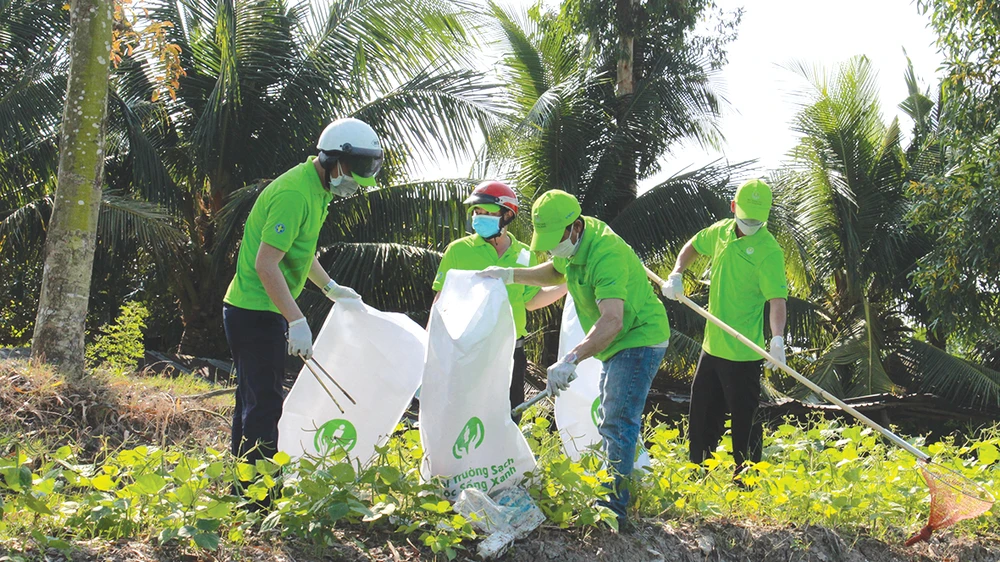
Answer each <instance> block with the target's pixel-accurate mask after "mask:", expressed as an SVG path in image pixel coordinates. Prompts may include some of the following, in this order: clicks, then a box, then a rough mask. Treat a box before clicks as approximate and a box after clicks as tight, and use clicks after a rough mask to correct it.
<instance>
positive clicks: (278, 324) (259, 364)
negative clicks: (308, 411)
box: [222, 304, 288, 463]
mask: <svg viewBox="0 0 1000 562" xmlns="http://www.w3.org/2000/svg"><path fill="white" fill-rule="evenodd" d="M222 321H223V325H224V326H225V328H226V339H227V340H228V341H229V349H230V351H232V354H233V363H234V364H235V366H236V409H235V410H233V433H232V439H233V443H232V451H233V455H236V456H246V458H247V461H248V462H250V463H253V462H254V461H256V460H258V459H263V458H270V457H273V456H274V454H275V453H277V452H278V448H277V447H278V419H279V418H280V417H281V406H282V402H283V400H284V395H283V392H282V388H281V382H282V380H283V378H284V376H285V354H286V352H287V351H286V350H287V343H286V336H285V332H286V331H287V330H288V322H286V321H285V318H284V317H283V316H282V315H280V314H278V313H276V312H270V311H266V310H247V309H245V308H239V307H236V306H232V305H229V304H226V305H224V306H223V307H222Z"/></svg>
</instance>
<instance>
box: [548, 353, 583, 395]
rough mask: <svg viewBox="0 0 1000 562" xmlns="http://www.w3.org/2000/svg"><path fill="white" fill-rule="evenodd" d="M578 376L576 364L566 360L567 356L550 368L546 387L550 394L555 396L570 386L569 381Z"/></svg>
mask: <svg viewBox="0 0 1000 562" xmlns="http://www.w3.org/2000/svg"><path fill="white" fill-rule="evenodd" d="M575 378H576V365H574V364H573V363H571V362H569V361H566V360H565V358H563V359H562V360H560V361H559V362H558V363H554V364H553V365H551V366H549V368H548V377H547V379H548V380H547V382H546V384H545V388H547V389H548V391H549V394H550V395H551V396H552V397H553V398H555V397H556V396H559V393H560V392H562V391H563V390H566V389H567V388H569V383H570V382H572V381H573V379H575Z"/></svg>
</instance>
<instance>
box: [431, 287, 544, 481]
mask: <svg viewBox="0 0 1000 562" xmlns="http://www.w3.org/2000/svg"><path fill="white" fill-rule="evenodd" d="M515 339H516V337H515V331H514V316H513V313H512V312H511V310H510V303H509V302H508V301H507V289H506V288H505V287H504V284H503V282H501V281H499V280H496V279H486V278H483V277H478V276H476V275H475V273H474V272H471V271H459V270H451V271H449V272H448V276H447V277H446V278H445V282H444V287H443V288H442V290H441V296H440V297H439V298H438V301H437V303H435V305H434V308H432V309H431V319H430V329H429V341H428V345H427V361H426V362H425V364H424V379H423V386H422V387H421V390H420V439H421V442H422V444H423V448H424V462H423V465H422V470H421V474H422V476H423V477H424V478H425V479H426V480H429V479H431V478H433V477H439V478H441V481H442V483H443V484H444V487H445V492H444V493H445V497H447V498H449V499H455V498H456V497H457V496H458V493H459V492H460V491H461V490H462V489H464V488H476V489H479V490H482V491H483V492H490V491H492V490H499V489H503V488H508V487H510V486H514V485H516V484H518V483H519V482H521V480H522V476H523V475H524V473H525V472H529V471H532V470H534V468H535V457H534V455H533V454H532V453H531V449H530V448H529V447H528V442H527V441H526V440H525V439H524V436H523V435H521V432H520V430H519V429H518V427H517V425H515V424H514V422H513V421H511V419H510V392H509V390H510V380H511V370H512V369H513V366H514V342H515Z"/></svg>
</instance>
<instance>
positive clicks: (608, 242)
mask: <svg viewBox="0 0 1000 562" xmlns="http://www.w3.org/2000/svg"><path fill="white" fill-rule="evenodd" d="M583 223H584V227H583V240H581V241H580V248H579V249H578V250H577V252H576V255H574V256H573V257H572V258H571V259H568V260H567V259H566V258H553V259H552V265H554V266H555V268H556V270H557V271H559V272H560V273H563V274H565V275H566V286H567V288H568V289H569V293H570V294H571V295H573V301H574V302H575V303H576V313H577V316H579V318H580V325H581V326H582V327H583V331H584V332H589V331H590V329H591V328H592V327H593V326H594V323H595V322H597V319H598V318H600V317H601V311H600V309H599V308H598V307H597V301H599V300H601V299H622V300H624V301H625V306H624V311H625V316H624V318H623V319H622V330H621V332H619V333H618V336H617V337H615V339H614V340H612V342H611V343H610V344H609V345H608V347H607V348H606V349H604V350H602V351H601V352H600V353H598V354H597V355H596V357H597V358H598V359H600V360H601V361H605V360H607V359H608V358H610V357H612V356H613V355H614V354H616V353H618V352H619V351H621V350H623V349H629V348H633V347H649V346H656V345H659V344H662V343H663V342H665V341H667V340H669V339H670V324H669V323H668V322H667V311H666V310H665V309H664V308H663V303H662V302H660V299H659V298H658V297H657V296H656V293H655V292H653V286H652V285H651V284H650V283H649V281H648V280H647V279H646V270H645V269H644V268H643V266H642V262H641V261H639V256H637V255H635V251H634V250H632V247H631V246H629V245H628V244H627V243H626V242H625V241H624V240H622V239H621V237H620V236H618V235H617V234H615V233H614V231H613V230H611V227H609V226H608V225H606V224H604V223H603V222H601V221H599V220H597V219H595V218H591V217H583Z"/></svg>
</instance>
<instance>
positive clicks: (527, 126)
mask: <svg viewBox="0 0 1000 562" xmlns="http://www.w3.org/2000/svg"><path fill="white" fill-rule="evenodd" d="M602 5H603V4H602ZM491 10H492V12H493V15H494V17H495V19H496V21H497V23H498V27H499V32H500V33H499V35H500V37H501V41H500V44H501V45H502V49H503V51H504V57H503V59H502V65H501V72H502V77H501V80H502V81H503V82H505V83H506V84H507V85H508V86H507V90H506V94H507V96H506V104H507V106H508V107H509V108H510V109H509V110H510V112H511V114H512V115H513V118H512V121H511V125H510V126H509V127H507V128H505V129H503V130H502V131H501V132H500V133H499V134H498V135H496V136H495V137H493V138H491V139H489V140H490V143H489V144H488V146H487V147H486V149H485V151H484V154H483V155H482V157H481V158H480V160H479V162H478V165H479V170H480V172H479V173H480V174H482V175H495V176H499V177H507V178H512V179H513V181H514V183H515V184H516V185H517V187H518V188H519V190H520V191H521V193H522V195H523V196H524V199H526V200H527V201H526V202H525V203H523V205H524V206H525V207H527V206H528V205H529V202H530V200H532V199H534V198H535V197H537V196H538V195H539V194H541V193H542V192H543V191H545V190H548V189H562V190H564V191H567V192H570V193H573V194H575V195H576V196H577V197H578V198H579V199H580V202H581V206H582V207H583V212H584V214H587V215H590V216H596V217H598V218H600V219H602V220H604V221H605V222H607V223H609V224H610V225H611V227H612V228H613V229H614V230H615V231H616V232H617V233H618V234H620V235H621V236H622V237H623V238H624V239H625V240H626V241H628V242H629V243H630V244H631V245H632V247H633V248H634V249H635V250H636V251H637V253H638V254H639V256H640V257H641V258H642V259H643V260H644V261H646V262H647V263H648V264H650V265H652V266H656V265H659V264H661V263H662V262H664V261H666V260H667V259H672V257H673V256H674V255H676V252H677V251H679V250H680V247H681V246H682V245H683V244H684V242H685V241H687V239H688V238H690V237H691V236H692V235H693V234H694V233H695V232H697V231H698V230H699V229H701V228H703V227H704V226H707V225H709V224H711V223H712V222H714V221H715V220H718V219H719V218H721V217H722V216H725V215H726V214H728V212H729V210H728V202H727V201H728V199H727V197H731V196H732V190H733V187H732V184H733V183H734V182H735V181H737V180H738V179H739V176H740V175H741V174H744V173H746V166H745V165H739V166H733V167H726V166H710V167H707V168H705V169H701V170H696V171H694V172H690V173H687V174H683V175H679V176H677V177H674V178H670V179H669V180H667V181H665V182H663V183H662V184H660V185H657V186H655V187H653V188H652V189H650V190H648V191H646V192H645V193H643V194H642V195H637V194H636V192H635V186H634V181H635V180H637V179H642V178H645V177H648V176H650V175H652V174H653V173H655V172H656V171H657V170H658V162H659V161H660V159H661V158H662V157H663V156H664V155H665V154H667V153H669V150H670V148H671V147H673V146H674V144H675V143H677V142H678V141H680V140H682V139H687V138H694V139H695V140H699V141H701V142H704V143H707V144H711V143H713V142H715V132H714V127H715V125H714V123H715V120H716V118H717V117H718V111H717V105H718V104H717V100H716V98H715V96H714V94H713V93H712V91H711V89H710V88H709V86H708V84H707V77H708V75H709V72H710V70H709V69H710V64H709V63H708V62H706V61H701V60H699V59H698V58H696V57H694V56H693V55H692V54H691V52H692V51H694V49H690V48H686V49H685V50H682V51H677V50H676V48H675V49H674V50H672V51H671V50H669V49H666V47H665V40H663V38H662V37H659V38H653V37H647V36H640V37H638V38H634V44H637V45H640V48H638V51H637V52H638V53H639V54H638V55H636V56H637V57H638V59H637V60H641V61H642V64H641V65H640V64H639V63H636V66H640V67H641V68H640V69H639V71H638V72H635V73H633V80H634V82H635V83H634V85H633V87H632V88H631V92H630V93H629V94H628V95H627V97H626V99H623V98H621V97H619V96H618V95H617V94H616V89H615V81H616V76H617V75H616V73H615V68H616V64H617V58H616V55H615V54H614V53H615V52H616V51H615V49H614V48H612V47H610V46H609V44H611V43H614V44H617V39H616V37H615V36H614V35H613V34H611V35H608V34H602V33H601V32H597V31H595V32H594V33H593V34H592V36H591V37H590V39H589V40H588V39H587V38H586V37H584V36H583V35H581V34H580V33H578V31H579V27H578V26H576V25H574V23H573V22H574V21H575V20H574V18H576V17H577V16H576V15H574V14H573V13H572V12H568V13H567V12H563V13H561V14H558V15H557V14H553V13H547V12H545V11H544V10H543V9H542V8H541V7H536V8H533V9H531V10H528V11H526V12H517V11H513V10H506V9H503V8H501V7H499V6H498V5H496V4H492V5H491ZM653 24H655V25H646V27H645V29H646V30H652V29H660V30H663V29H667V28H669V27H671V25H673V26H676V27H677V28H680V29H683V27H684V24H683V22H682V21H680V20H672V19H671V18H670V17H666V16H665V17H663V18H662V21H658V22H653ZM671 33H672V35H671V37H673V38H674V39H677V40H678V41H679V42H680V43H681V44H683V40H682V39H683V33H679V32H678V31H677V29H674V30H673V31H672V32H671ZM605 35H607V36H605ZM661 40H663V41H661ZM605 43H608V44H605ZM597 45H600V47H598V46H597ZM623 186H625V187H623ZM515 226H516V227H517V228H519V229H521V230H522V232H519V233H517V234H520V235H521V236H527V235H528V231H529V224H528V221H518V223H515ZM667 306H668V312H669V314H670V318H671V325H672V326H674V327H679V329H676V330H673V332H674V334H675V336H674V338H673V340H672V345H671V347H670V350H671V351H670V352H669V353H670V357H669V358H668V360H667V361H666V363H665V365H667V367H668V368H669V369H670V370H671V371H674V372H675V373H676V374H677V375H678V376H681V375H682V374H683V373H688V374H689V373H690V372H691V369H689V367H690V366H691V365H690V364H691V362H692V361H693V360H694V359H696V358H697V352H698V351H697V350H698V344H697V343H696V340H695V339H694V337H695V336H697V333H698V331H700V330H701V329H702V328H701V326H703V324H702V323H701V322H700V321H699V320H696V318H697V317H696V316H695V315H693V314H690V315H689V314H688V312H687V311H686V310H683V307H680V306H676V305H675V304H673V303H668V304H667ZM533 321H534V322H537V323H538V324H540V325H541V326H543V328H542V330H543V331H544V332H545V336H546V337H545V343H544V348H545V350H547V351H548V353H549V354H552V353H554V350H555V349H557V345H556V343H557V342H556V337H557V333H558V329H557V322H558V315H555V314H549V315H545V314H542V315H539V314H533ZM689 336H690V337H689ZM549 359H552V357H548V358H546V359H541V358H540V359H539V360H540V361H543V362H544V361H546V360H549ZM681 359H683V360H681Z"/></svg>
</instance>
